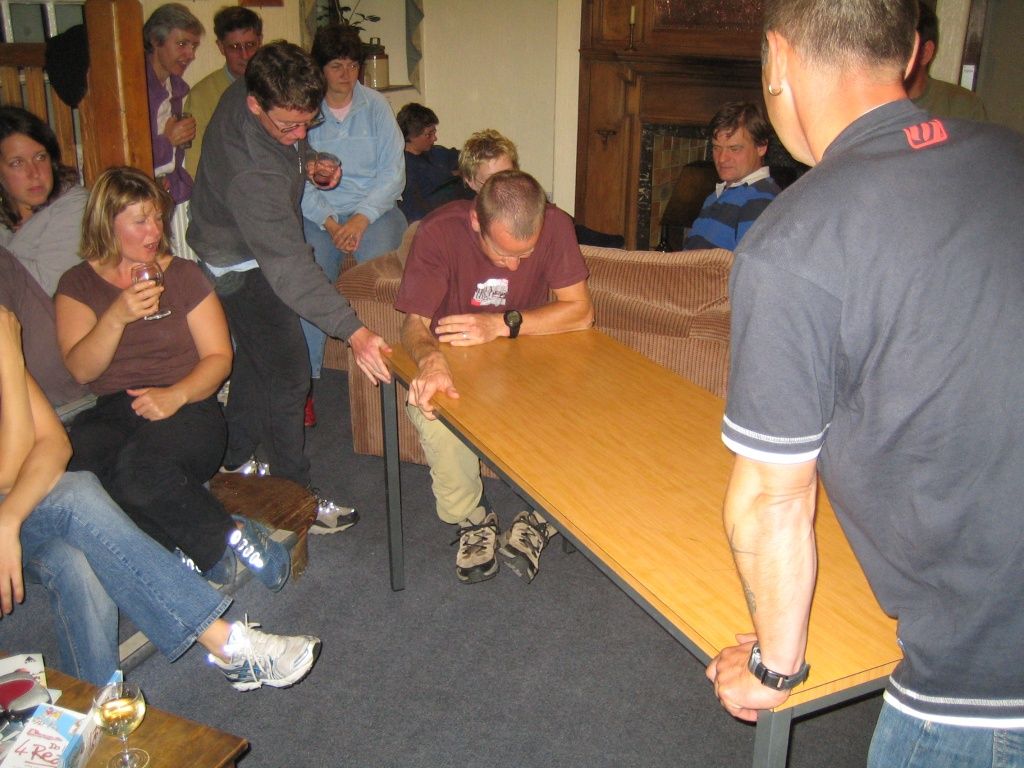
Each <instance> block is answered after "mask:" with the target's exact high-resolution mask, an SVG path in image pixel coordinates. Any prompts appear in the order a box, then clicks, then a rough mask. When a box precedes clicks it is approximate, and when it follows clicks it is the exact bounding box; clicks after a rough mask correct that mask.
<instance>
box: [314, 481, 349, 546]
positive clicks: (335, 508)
mask: <svg viewBox="0 0 1024 768" xmlns="http://www.w3.org/2000/svg"><path fill="white" fill-rule="evenodd" d="M310 490H311V491H312V492H313V494H314V495H315V496H316V520H314V521H313V525H312V526H310V528H309V532H310V533H312V534H316V535H320V536H323V535H325V534H328V533H341V532H342V531H345V530H348V529H349V528H351V527H352V526H353V525H355V524H356V523H358V522H359V513H358V512H356V511H355V509H353V508H352V507H343V506H341V505H340V504H335V503H334V502H333V501H331V500H330V499H327V498H324V497H323V496H321V495H320V492H319V491H318V490H317V489H316V488H311V489H310Z"/></svg>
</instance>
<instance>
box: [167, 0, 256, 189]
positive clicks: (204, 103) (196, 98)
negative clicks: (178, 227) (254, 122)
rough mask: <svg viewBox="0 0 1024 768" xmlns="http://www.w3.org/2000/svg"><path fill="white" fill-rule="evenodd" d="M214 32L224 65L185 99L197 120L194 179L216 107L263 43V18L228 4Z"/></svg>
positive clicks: (189, 158)
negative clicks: (204, 138)
mask: <svg viewBox="0 0 1024 768" xmlns="http://www.w3.org/2000/svg"><path fill="white" fill-rule="evenodd" d="M213 34H214V35H215V36H216V38H217V49H218V50H219V51H220V52H221V54H222V55H223V56H224V66H223V67H221V68H220V69H218V70H217V71H216V72H211V73H210V74H209V75H207V76H206V77H204V78H203V79H202V80H200V81H199V82H198V83H196V84H195V85H193V86H192V90H191V91H189V94H188V97H187V98H186V99H185V114H189V115H192V118H193V119H194V120H195V121H196V136H195V138H194V139H193V140H192V145H191V146H190V147H189V148H188V149H187V150H185V170H187V171H188V172H189V173H190V174H192V176H193V178H194V177H195V175H196V170H197V169H198V168H199V153H200V151H201V150H202V148H203V135H204V134H205V133H206V126H207V125H209V124H210V118H211V117H213V110H215V109H216V108H217V103H218V102H219V101H220V97H221V95H222V94H223V93H224V91H226V90H227V89H228V86H229V85H231V84H232V83H233V82H235V80H238V79H240V78H242V77H244V76H245V65H246V64H248V63H249V59H251V58H252V57H253V56H255V55H256V51H258V50H259V47H260V46H261V45H263V19H261V18H260V17H259V14H257V13H256V12H255V11H253V10H252V9H250V8H243V7H242V6H240V5H232V6H227V7H224V8H221V9H220V10H219V11H217V13H216V15H214V17H213Z"/></svg>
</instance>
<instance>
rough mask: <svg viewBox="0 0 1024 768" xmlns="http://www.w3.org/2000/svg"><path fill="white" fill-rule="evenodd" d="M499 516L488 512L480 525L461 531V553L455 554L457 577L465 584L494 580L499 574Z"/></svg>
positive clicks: (459, 539) (469, 526) (458, 539)
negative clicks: (497, 554)
mask: <svg viewBox="0 0 1024 768" xmlns="http://www.w3.org/2000/svg"><path fill="white" fill-rule="evenodd" d="M498 533H499V529H498V516H497V515H496V514H494V513H493V512H488V513H487V516H486V517H485V518H484V521H483V522H482V523H480V524H479V525H468V526H465V527H463V528H460V529H459V538H457V539H456V540H455V541H453V542H452V544H454V543H455V542H458V544H459V551H458V552H457V553H456V554H455V575H456V576H458V578H459V581H461V582H462V583H463V584H475V583H476V582H478V581H486V580H487V579H491V578H494V576H495V575H496V574H497V573H498V567H499V566H498V558H497V557H496V556H495V554H494V552H495V549H496V548H497V546H498Z"/></svg>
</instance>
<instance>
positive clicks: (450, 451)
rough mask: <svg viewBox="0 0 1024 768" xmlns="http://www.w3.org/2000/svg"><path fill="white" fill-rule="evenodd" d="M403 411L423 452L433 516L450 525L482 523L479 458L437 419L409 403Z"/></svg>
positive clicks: (483, 514)
mask: <svg viewBox="0 0 1024 768" xmlns="http://www.w3.org/2000/svg"><path fill="white" fill-rule="evenodd" d="M405 410H406V413H408V414H409V418H410V419H411V420H412V423H413V425H414V426H415V427H416V431H417V432H419V435H420V445H422V446H423V452H424V453H425V454H426V455H427V463H428V464H429V465H430V479H431V484H432V488H433V491H434V500H435V502H436V503H437V516H438V517H439V518H441V520H443V521H444V522H446V523H451V524H459V525H476V524H478V523H482V522H483V520H484V516H485V515H486V514H487V510H485V509H484V508H483V507H482V506H480V499H481V498H482V497H483V491H484V485H483V481H482V480H481V479H480V459H479V458H478V457H477V455H476V454H475V453H473V451H471V450H470V449H469V448H467V447H466V445H465V444H464V443H463V442H462V441H461V440H460V439H459V438H458V437H456V435H455V434H454V433H453V432H452V431H451V430H450V429H448V427H446V426H445V425H444V424H443V423H441V422H440V421H431V420H430V419H428V418H426V417H425V416H424V415H423V412H422V411H421V410H420V409H419V408H416V407H415V406H412V405H406V406H405Z"/></svg>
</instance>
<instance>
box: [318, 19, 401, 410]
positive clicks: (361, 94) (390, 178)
mask: <svg viewBox="0 0 1024 768" xmlns="http://www.w3.org/2000/svg"><path fill="white" fill-rule="evenodd" d="M312 55H313V59H314V60H315V61H316V63H317V65H318V66H320V67H321V68H322V69H323V72H324V77H325V79H326V80H327V93H326V96H325V98H324V101H323V104H322V106H321V109H322V110H323V117H324V122H323V123H322V124H320V125H319V126H317V127H316V128H314V129H312V130H311V131H310V132H309V137H308V140H309V144H310V146H311V147H312V148H313V149H316V150H319V151H321V152H330V153H331V154H333V155H335V156H336V157H338V158H339V159H340V160H341V167H342V179H341V183H340V184H338V186H337V187H335V188H334V189H330V190H322V189H318V188H317V187H315V186H313V185H312V184H309V183H307V184H306V189H305V192H304V193H303V197H302V215H303V218H304V222H303V224H304V227H305V232H306V242H308V243H309V244H310V245H311V246H313V250H314V251H315V254H316V262H317V264H319V265H320V266H321V267H323V270H324V272H325V273H326V274H327V277H328V278H330V280H331V282H334V281H335V280H337V278H338V273H339V272H340V270H341V261H342V258H343V255H344V254H345V253H352V254H353V255H354V256H355V259H356V261H359V262H362V261H367V260H369V259H372V258H374V257H375V256H379V255H380V254H382V253H386V252H388V251H391V250H394V249H395V248H397V247H398V245H399V244H400V243H401V241H402V234H403V233H404V232H405V229H406V226H407V224H406V220H405V216H404V215H403V214H402V212H401V211H400V210H399V209H398V207H397V201H398V198H399V197H401V195H402V190H403V189H404V188H405V157H404V155H403V152H404V149H405V140H404V139H403V137H402V132H401V130H399V128H398V123H397V122H396V121H395V116H394V113H393V112H392V111H391V105H390V104H389V103H388V101H387V99H385V98H384V97H383V96H381V95H380V94H379V93H377V92H376V91H374V90H372V89H370V88H366V87H365V86H363V85H362V84H361V83H360V82H359V68H360V66H361V64H362V61H363V45H362V42H360V40H359V37H358V35H357V34H355V33H353V32H352V31H350V30H346V29H344V28H342V27H338V26H329V27H323V28H321V29H320V30H319V31H318V32H317V34H316V38H315V39H314V41H313V50H312ZM302 326H303V330H304V331H305V333H306V342H307V344H308V345H309V357H310V365H311V368H312V371H313V378H314V379H316V378H319V377H320V369H321V365H322V363H323V354H324V342H325V341H326V337H325V336H324V334H323V332H322V331H321V330H320V329H319V328H317V327H315V326H313V325H312V324H310V323H307V322H306V321H305V320H304V321H303V322H302ZM307 415H309V414H307ZM307 421H310V419H307Z"/></svg>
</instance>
